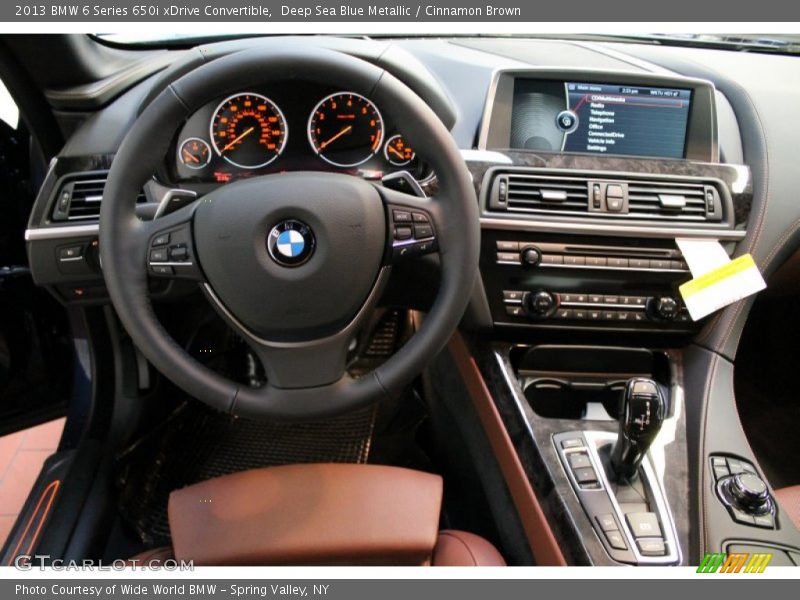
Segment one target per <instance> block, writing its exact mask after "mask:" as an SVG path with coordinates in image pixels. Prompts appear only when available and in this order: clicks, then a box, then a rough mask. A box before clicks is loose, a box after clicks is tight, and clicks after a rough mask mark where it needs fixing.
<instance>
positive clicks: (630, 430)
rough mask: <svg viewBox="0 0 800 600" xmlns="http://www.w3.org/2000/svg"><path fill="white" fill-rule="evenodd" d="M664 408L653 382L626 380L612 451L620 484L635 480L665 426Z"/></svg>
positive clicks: (612, 464) (613, 464)
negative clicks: (662, 426) (644, 459)
mask: <svg viewBox="0 0 800 600" xmlns="http://www.w3.org/2000/svg"><path fill="white" fill-rule="evenodd" d="M665 412H666V406H665V403H664V398H663V396H662V395H661V392H660V390H659V389H658V386H657V385H656V383H655V381H653V380H652V379H645V378H642V377H634V378H633V379H629V380H628V383H627V384H626V385H625V391H624V392H623V394H622V399H621V401H620V411H619V415H620V416H619V436H618V437H617V441H616V442H615V443H614V448H613V449H612V450H611V467H612V468H613V469H614V474H615V475H616V476H617V478H618V479H619V480H620V481H629V480H631V479H635V478H636V474H637V472H638V470H639V465H640V464H641V463H642V459H643V458H644V455H645V454H647V450H648V449H649V448H650V444H652V443H653V440H654V439H655V437H656V435H658V432H659V431H660V430H661V425H662V424H663V423H664V413H665Z"/></svg>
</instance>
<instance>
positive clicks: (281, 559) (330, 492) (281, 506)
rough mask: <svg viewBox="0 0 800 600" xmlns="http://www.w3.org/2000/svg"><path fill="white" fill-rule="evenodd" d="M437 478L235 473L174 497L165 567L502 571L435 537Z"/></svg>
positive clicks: (468, 541)
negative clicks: (180, 563) (177, 563)
mask: <svg viewBox="0 0 800 600" xmlns="http://www.w3.org/2000/svg"><path fill="white" fill-rule="evenodd" d="M441 501H442V480H441V478H440V477H439V476H438V475H432V474H429V473H422V472H419V471H411V470H409V469H401V468H396V467H383V466H377V465H344V464H308V465H287V466H282V467H269V468H265V469H256V470H252V471H244V472H242V473H234V474H232V475H226V476H224V477H218V478H215V479H211V480H208V481H204V482H202V483H198V484H195V485H192V486H189V487H186V488H183V489H181V490H176V491H174V492H172V494H170V499H169V525H170V531H171V534H172V548H159V549H155V550H149V551H147V552H145V553H143V554H140V555H139V556H137V557H135V558H133V559H131V561H134V560H135V561H138V562H139V564H142V563H150V562H151V561H161V562H163V561H164V560H165V559H167V558H173V557H174V558H176V559H178V560H184V561H188V560H192V561H194V563H195V564H196V565H215V566H216V565H345V564H347V565H437V566H438V565H442V566H505V561H504V560H503V557H502V556H501V555H500V553H499V552H498V551H497V550H496V549H495V548H494V546H493V545H492V544H490V543H489V542H488V541H486V540H484V539H483V538H480V537H478V536H476V535H473V534H471V533H467V532H463V531H452V530H449V531H442V532H439V531H438V525H439V512H440V509H441Z"/></svg>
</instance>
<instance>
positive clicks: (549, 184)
mask: <svg viewBox="0 0 800 600" xmlns="http://www.w3.org/2000/svg"><path fill="white" fill-rule="evenodd" d="M717 184H718V182H713V181H704V180H699V179H697V180H692V179H691V178H686V179H684V178H681V179H677V178H668V177H664V178H663V179H659V178H657V177H652V178H651V177H648V178H647V179H640V178H638V177H637V178H634V177H630V176H629V177H620V178H611V177H594V176H593V175H591V174H588V175H564V174H562V173H558V174H556V173H553V172H549V173H548V172H545V171H533V170H526V171H523V170H520V171H508V172H498V173H495V174H494V178H493V179H492V180H491V184H490V188H489V190H488V192H489V201H488V208H489V210H490V211H496V212H497V211H499V212H506V213H517V214H531V215H533V214H548V215H566V216H581V217H593V218H607V219H622V220H638V221H655V222H663V221H678V222H686V223H691V222H700V223H706V222H719V221H722V217H723V196H722V195H721V194H722V193H723V191H724V190H722V189H721V186H720V187H718V185H717Z"/></svg>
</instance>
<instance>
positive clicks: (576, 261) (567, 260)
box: [564, 256, 586, 265]
mask: <svg viewBox="0 0 800 600" xmlns="http://www.w3.org/2000/svg"><path fill="white" fill-rule="evenodd" d="M564 264H565V265H585V264H586V257H585V256H565V257H564Z"/></svg>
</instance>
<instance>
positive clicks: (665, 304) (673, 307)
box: [647, 296, 680, 321]
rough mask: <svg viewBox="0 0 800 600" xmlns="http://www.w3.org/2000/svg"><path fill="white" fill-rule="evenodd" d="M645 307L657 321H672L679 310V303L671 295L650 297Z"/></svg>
mask: <svg viewBox="0 0 800 600" xmlns="http://www.w3.org/2000/svg"><path fill="white" fill-rule="evenodd" d="M647 308H648V312H649V313H650V314H651V316H653V317H654V318H655V319H656V320H659V321H673V320H675V318H676V317H677V316H678V313H679V312H680V304H678V301H677V300H676V299H675V298H672V297H671V296H657V297H655V298H650V302H649V303H648V307H647Z"/></svg>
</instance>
